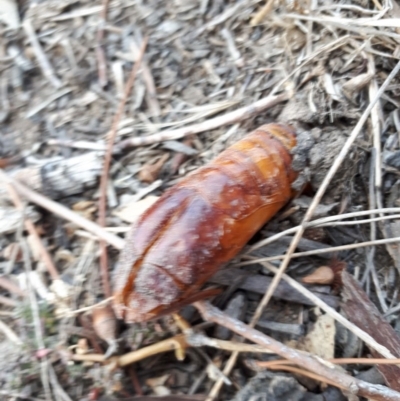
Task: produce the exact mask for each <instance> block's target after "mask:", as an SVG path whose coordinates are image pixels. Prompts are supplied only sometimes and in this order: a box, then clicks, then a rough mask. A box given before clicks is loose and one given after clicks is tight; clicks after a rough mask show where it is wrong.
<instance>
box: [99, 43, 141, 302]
mask: <svg viewBox="0 0 400 401" xmlns="http://www.w3.org/2000/svg"><path fill="white" fill-rule="evenodd" d="M146 46H147V38H146V39H145V40H144V41H143V43H142V46H141V48H140V55H139V57H138V59H137V61H136V63H135V64H134V66H133V67H132V71H131V74H130V76H129V79H128V82H127V84H126V87H125V93H124V97H123V98H122V99H121V102H120V104H119V107H118V110H117V112H116V114H115V117H114V121H113V124H112V127H111V131H110V132H109V134H108V144H107V151H106V154H105V157H104V165H103V173H102V175H101V178H100V198H99V225H100V226H102V227H104V226H105V224H106V209H107V185H108V172H109V169H110V165H111V158H112V153H113V146H114V142H115V137H116V135H117V129H118V124H119V122H120V120H121V117H122V114H123V113H124V109H125V105H126V102H127V100H128V97H129V94H130V93H131V90H132V86H133V84H134V82H135V78H136V75H137V72H138V71H139V67H140V64H141V62H142V58H143V56H144V52H145V50H146ZM100 248H101V257H100V271H101V277H102V280H103V289H104V294H105V295H106V297H107V298H109V297H110V296H111V287H110V282H109V278H108V263H107V246H106V243H105V242H104V241H102V240H101V241H100Z"/></svg>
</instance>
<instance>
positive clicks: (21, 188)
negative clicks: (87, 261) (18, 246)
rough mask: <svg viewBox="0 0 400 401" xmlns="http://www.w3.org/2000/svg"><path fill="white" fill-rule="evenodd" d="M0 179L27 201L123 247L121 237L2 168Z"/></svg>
mask: <svg viewBox="0 0 400 401" xmlns="http://www.w3.org/2000/svg"><path fill="white" fill-rule="evenodd" d="M0 179H1V180H3V181H4V182H6V183H9V184H11V185H12V186H13V187H14V189H15V190H16V191H17V192H18V193H19V194H20V195H21V196H23V197H24V198H26V199H28V200H29V201H31V202H33V203H35V204H37V205H39V206H41V207H43V208H44V209H47V210H49V211H50V212H52V213H54V214H56V215H57V216H60V217H62V218H63V219H65V220H68V221H70V222H72V223H74V224H76V225H77V226H79V227H82V228H83V229H85V230H87V231H89V232H90V233H92V234H93V235H94V236H95V237H96V238H101V239H103V240H104V241H106V242H108V243H109V244H110V245H112V246H113V247H114V248H116V249H122V248H123V246H124V240H123V239H122V238H120V237H118V236H116V235H114V234H112V233H110V232H108V231H107V230H105V229H104V228H103V227H101V226H99V225H98V224H96V223H94V222H93V221H90V220H88V219H85V218H84V217H82V216H81V215H80V214H78V213H75V212H73V211H72V210H70V209H68V208H66V207H65V206H63V205H61V204H60V203H57V202H54V201H52V200H51V199H49V198H47V197H46V196H43V195H41V194H39V193H37V192H35V191H32V190H31V189H29V188H28V187H27V186H25V185H23V184H21V183H20V182H18V181H16V180H14V179H13V178H11V177H9V176H8V175H7V174H5V173H4V172H3V171H2V170H0Z"/></svg>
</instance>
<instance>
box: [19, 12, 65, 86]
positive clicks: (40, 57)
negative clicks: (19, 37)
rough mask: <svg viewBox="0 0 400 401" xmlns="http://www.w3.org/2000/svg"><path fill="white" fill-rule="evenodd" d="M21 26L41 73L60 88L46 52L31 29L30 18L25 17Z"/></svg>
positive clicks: (60, 84)
mask: <svg viewBox="0 0 400 401" xmlns="http://www.w3.org/2000/svg"><path fill="white" fill-rule="evenodd" d="M22 26H23V28H24V30H25V33H26V36H27V37H28V40H29V42H30V43H31V45H32V48H33V50H34V52H35V56H36V58H37V61H38V63H39V66H40V68H41V69H42V72H43V75H44V76H45V77H46V78H47V79H48V80H49V82H50V83H51V84H52V85H53V86H54V87H55V88H57V89H58V88H61V86H62V82H61V81H60V80H59V79H58V78H57V76H56V74H55V72H54V70H53V67H52V66H51V64H50V62H49V60H48V58H47V56H46V54H45V53H44V51H43V49H42V46H41V45H40V43H39V40H38V38H37V36H36V33H35V30H34V29H33V26H32V22H31V20H30V19H29V18H25V20H24V22H23V24H22Z"/></svg>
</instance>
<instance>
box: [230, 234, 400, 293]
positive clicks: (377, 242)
mask: <svg viewBox="0 0 400 401" xmlns="http://www.w3.org/2000/svg"><path fill="white" fill-rule="evenodd" d="M394 242H400V237H393V238H385V239H377V240H375V241H365V242H359V243H358V244H348V245H340V246H332V247H330V248H321V249H314V250H312V251H305V252H296V253H292V255H291V258H292V259H295V258H300V257H303V256H310V255H320V254H321V253H331V252H332V253H333V252H339V251H347V250H349V249H357V248H363V247H366V246H377V245H385V244H391V243H394ZM286 256H287V254H286V255H277V256H269V257H266V258H258V259H254V260H253V259H252V262H240V263H237V264H235V266H246V265H251V264H254V263H262V262H271V261H273V260H282V259H283V260H284V259H285V258H286ZM243 257H244V258H246V259H247V255H244V256H243ZM271 285H272V283H271Z"/></svg>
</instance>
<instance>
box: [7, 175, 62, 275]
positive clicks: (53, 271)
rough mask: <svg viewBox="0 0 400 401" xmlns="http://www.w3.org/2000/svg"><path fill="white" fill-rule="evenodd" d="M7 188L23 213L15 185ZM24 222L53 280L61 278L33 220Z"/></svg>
mask: <svg viewBox="0 0 400 401" xmlns="http://www.w3.org/2000/svg"><path fill="white" fill-rule="evenodd" d="M0 174H1V171H0ZM7 190H8V193H9V195H10V198H11V199H12V201H13V203H14V205H15V207H16V208H17V209H18V210H19V211H20V212H21V213H24V205H23V203H22V201H21V198H20V197H19V195H18V193H17V191H16V190H15V189H14V187H13V186H12V185H11V184H7ZM24 224H25V228H26V229H27V231H28V232H29V234H30V235H31V236H32V238H33V239H34V241H35V245H36V246H37V248H38V249H39V253H40V257H41V259H42V262H43V263H44V264H45V265H46V268H47V271H48V272H49V273H50V276H51V278H52V279H53V280H59V279H60V275H59V273H58V271H57V268H56V265H55V264H54V262H53V259H52V258H51V256H50V254H49V252H47V249H46V247H45V246H44V245H43V242H42V240H41V238H40V236H39V234H38V232H37V230H36V227H35V225H34V224H33V222H32V220H31V219H29V218H24Z"/></svg>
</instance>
